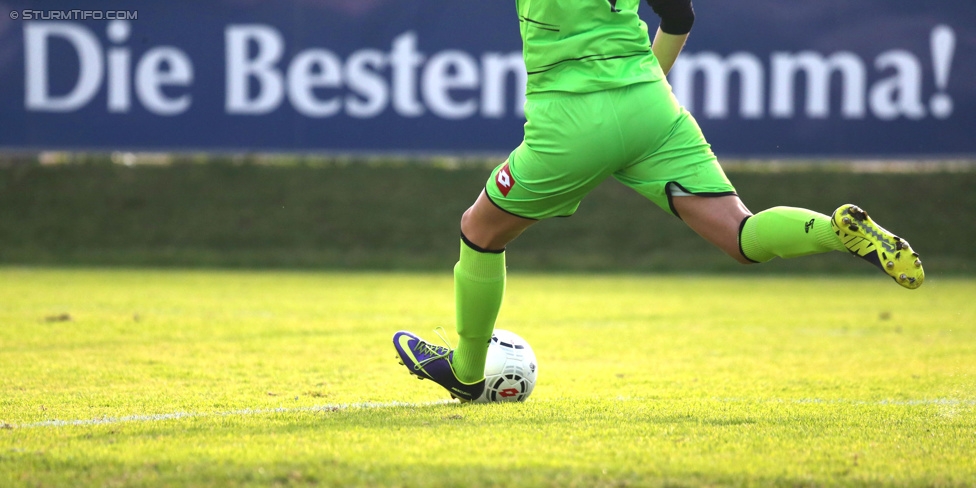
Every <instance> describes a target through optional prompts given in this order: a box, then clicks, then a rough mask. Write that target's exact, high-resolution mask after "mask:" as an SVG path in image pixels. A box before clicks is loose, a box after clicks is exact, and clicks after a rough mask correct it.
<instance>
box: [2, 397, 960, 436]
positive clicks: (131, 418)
mask: <svg viewBox="0 0 976 488" xmlns="http://www.w3.org/2000/svg"><path fill="white" fill-rule="evenodd" d="M616 400H617V401H622V402H626V401H633V400H641V399H638V398H627V397H619V398H617V399H616ZM711 400H712V401H718V402H733V403H793V404H827V405H829V404H835V405H837V404H844V405H893V406H907V407H911V406H922V405H968V406H973V405H976V400H959V399H955V398H932V399H924V400H877V401H864V400H845V399H824V398H797V399H779V398H766V399H761V398H758V399H757V398H712V399H711ZM551 401H553V400H543V401H542V402H551ZM451 403H456V401H454V400H440V401H436V402H422V403H408V402H386V403H382V402H361V403H337V404H332V405H317V406H314V407H296V408H269V409H254V408H245V409H241V410H231V411H227V412H173V413H160V414H150V415H128V416H125V417H102V418H96V419H80V420H57V419H53V420H44V421H41V422H34V423H30V424H21V425H11V426H10V427H13V428H17V429H33V428H38V427H71V426H83V425H108V424H121V423H126V422H160V421H163V420H178V419H188V418H203V417H234V416H247V415H263V414H269V413H299V412H335V411H337V410H349V409H373V408H392V407H430V406H435V405H447V404H451ZM533 403H538V402H533ZM8 425H9V424H8Z"/></svg>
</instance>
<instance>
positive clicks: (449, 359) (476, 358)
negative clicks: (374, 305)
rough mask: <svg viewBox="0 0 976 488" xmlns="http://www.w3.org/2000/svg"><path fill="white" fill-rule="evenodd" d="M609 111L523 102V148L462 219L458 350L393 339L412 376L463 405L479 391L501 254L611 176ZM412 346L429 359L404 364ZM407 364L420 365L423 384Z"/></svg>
mask: <svg viewBox="0 0 976 488" xmlns="http://www.w3.org/2000/svg"><path fill="white" fill-rule="evenodd" d="M611 103H612V99H611V98H610V97H609V96H608V95H606V94H605V93H599V92H597V93H593V94H581V95H570V96H558V97H545V98H541V99H529V100H528V101H527V102H526V118H527V122H526V124H525V141H524V142H523V143H522V144H521V145H519V147H518V148H516V149H515V151H514V152H512V154H511V156H510V157H509V159H508V160H507V161H505V162H504V163H502V164H501V165H499V166H498V167H497V168H495V170H494V171H493V172H492V174H491V176H490V177H489V178H488V182H487V184H486V185H485V190H484V191H483V192H482V193H481V195H480V196H479V197H478V199H477V201H475V203H474V205H473V206H472V207H471V208H469V209H468V210H467V211H466V212H465V213H464V216H463V217H462V219H461V255H460V259H459V260H458V263H457V265H456V266H455V267H454V290H455V302H456V315H457V317H456V318H457V322H456V327H457V332H458V336H459V338H460V339H459V343H458V347H457V349H455V350H453V351H451V350H450V348H444V349H431V348H430V346H429V344H427V343H421V342H417V341H419V338H418V339H417V340H416V341H415V342H410V341H411V340H412V339H411V337H416V336H413V335H412V334H410V335H407V334H409V333H406V332H402V333H398V335H397V336H395V338H394V342H396V341H397V340H401V339H396V337H403V338H404V339H402V340H403V341H404V344H405V346H400V345H397V352H398V354H399V355H400V357H401V359H403V358H404V357H405V356H406V360H405V361H404V364H406V365H407V366H408V368H410V369H411V372H412V373H414V374H416V375H417V376H420V377H427V378H431V379H434V380H435V381H436V382H437V383H438V384H440V385H441V386H444V387H445V388H447V389H448V390H449V391H451V394H452V395H454V396H455V397H458V398H462V399H472V397H471V395H473V392H474V391H475V390H476V389H480V388H483V386H484V369H485V358H486V356H487V354H488V342H489V340H490V339H491V335H492V331H493V330H494V326H495V319H496V318H497V316H498V312H499V309H500V307H501V303H502V297H503V296H504V293H505V274H506V273H505V246H506V245H507V244H508V243H509V242H511V241H512V240H513V239H515V238H516V237H517V236H518V235H519V234H521V233H522V231H524V230H525V229H526V228H528V227H529V226H531V225H532V224H534V223H535V222H537V221H539V220H543V219H547V218H550V217H557V216H570V215H572V214H573V213H574V212H575V211H576V209H577V208H578V207H579V204H580V201H581V200H582V198H583V197H584V196H585V195H586V194H587V193H588V192H589V191H590V190H592V189H593V188H594V187H595V186H597V185H598V184H599V183H600V182H601V181H603V180H604V179H606V178H607V177H608V176H609V175H610V173H612V172H613V171H614V169H613V168H614V165H613V164H612V160H615V159H620V157H621V151H620V149H621V148H620V147H619V145H618V146H616V147H612V144H608V143H607V142H606V141H619V140H620V137H619V133H617V132H616V131H617V127H618V124H617V120H616V118H615V117H614V115H613V113H612V108H613V107H611V106H610V104H611ZM411 344H413V345H415V347H416V348H419V350H420V353H418V354H421V353H422V354H424V358H432V359H430V361H429V362H425V361H426V359H421V358H420V356H417V359H416V360H414V359H412V358H410V357H409V354H410V351H411V349H410V348H409V346H410V345H411ZM420 363H423V364H420ZM411 364H420V367H421V368H424V371H425V372H426V373H427V376H424V375H423V373H422V372H421V371H419V370H418V369H417V367H416V366H411ZM428 364H429V365H435V366H436V371H437V373H431V367H429V366H428ZM459 385H461V386H459ZM458 389H460V390H464V393H463V394H460V395H459V394H458ZM475 398H476V397H475Z"/></svg>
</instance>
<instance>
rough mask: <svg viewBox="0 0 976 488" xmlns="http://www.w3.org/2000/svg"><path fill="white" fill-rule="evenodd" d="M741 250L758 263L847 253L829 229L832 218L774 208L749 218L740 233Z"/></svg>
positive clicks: (797, 210) (791, 209)
mask: <svg viewBox="0 0 976 488" xmlns="http://www.w3.org/2000/svg"><path fill="white" fill-rule="evenodd" d="M739 247H740V248H741V249H742V254H743V255H745V257H747V258H749V259H751V260H753V261H756V262H759V263H764V262H766V261H769V260H770V259H773V258H774V257H777V256H778V257H781V258H795V257H798V256H806V255H809V254H819V253H825V252H828V251H844V250H846V248H845V247H844V243H843V242H841V240H840V238H839V237H837V235H836V234H834V231H833V230H832V229H831V228H830V217H828V216H826V215H824V214H821V213H817V212H814V211H812V210H807V209H805V208H794V207H773V208H770V209H768V210H763V211H762V212H759V213H757V214H756V215H753V216H752V217H749V218H748V219H747V220H746V221H745V224H744V225H743V226H742V228H741V229H740V230H739Z"/></svg>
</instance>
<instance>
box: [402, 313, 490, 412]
mask: <svg viewBox="0 0 976 488" xmlns="http://www.w3.org/2000/svg"><path fill="white" fill-rule="evenodd" d="M393 347H395V348H396V350H397V356H398V358H399V359H400V364H402V365H404V366H406V367H407V370H409V371H410V373H411V374H413V375H416V376H417V377H418V378H420V379H422V380H423V379H429V380H433V381H434V383H437V384H438V385H441V386H443V387H444V388H445V389H447V391H448V392H450V393H451V396H452V397H454V398H457V399H459V400H461V401H463V402H469V401H471V400H474V399H476V398H478V397H480V396H481V393H482V392H483V391H484V389H485V380H484V378H482V379H481V381H478V382H476V383H472V384H467V383H463V382H461V380H459V379H457V376H455V375H454V369H453V368H452V367H451V356H452V354H453V353H454V351H453V350H451V349H450V348H447V347H444V346H435V345H433V344H431V343H429V342H427V341H425V340H423V339H421V338H419V337H417V336H415V335H413V334H411V333H410V332H406V331H402V330H401V331H400V332H397V333H396V334H393Z"/></svg>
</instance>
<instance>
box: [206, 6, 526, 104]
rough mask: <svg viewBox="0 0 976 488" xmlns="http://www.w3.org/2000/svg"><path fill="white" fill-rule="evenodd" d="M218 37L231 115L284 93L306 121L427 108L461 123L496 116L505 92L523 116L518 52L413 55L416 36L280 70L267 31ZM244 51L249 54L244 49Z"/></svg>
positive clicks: (301, 55) (278, 47)
mask: <svg viewBox="0 0 976 488" xmlns="http://www.w3.org/2000/svg"><path fill="white" fill-rule="evenodd" d="M224 38H225V40H226V43H227V45H226V47H225V49H226V72H227V87H226V89H227V90H226V100H225V108H226V110H227V112H228V113H231V114H252V115H254V114H263V113H268V112H271V111H274V110H276V109H278V108H279V107H280V105H281V103H282V102H283V100H284V98H285V97H284V95H285V92H286V91H287V98H288V101H289V102H290V104H291V105H292V107H294V108H295V110H297V111H298V112H299V113H301V114H303V115H305V116H308V117H333V116H336V115H338V114H339V113H341V112H344V113H345V114H347V115H349V116H351V117H356V118H369V117H376V116H377V115H379V114H381V113H382V112H383V111H385V110H386V109H387V108H388V107H392V109H393V111H394V112H396V113H397V114H398V115H400V116H402V117H419V116H422V115H424V114H425V113H427V111H428V110H429V111H430V112H431V113H433V114H434V115H435V116H437V117H440V118H443V119H451V120H457V119H466V118H470V117H473V116H475V115H476V114H477V113H478V112H479V108H480V113H481V116H482V117H485V118H502V117H504V116H505V115H506V110H505V107H504V101H505V99H506V87H508V86H512V90H511V92H512V93H513V98H514V99H515V104H514V107H513V110H512V113H514V114H515V115H516V116H521V115H522V113H523V112H522V110H523V109H522V105H523V103H524V101H525V100H524V97H525V95H524V87H525V77H526V74H525V65H524V64H523V62H522V56H521V54H520V53H518V52H513V53H509V54H501V53H491V52H489V53H485V54H484V56H483V57H482V60H481V63H479V62H478V60H477V59H476V58H475V57H473V56H471V55H470V54H468V53H467V52H464V51H460V50H454V49H449V50H444V51H441V52H438V53H436V54H434V55H433V56H431V57H430V58H428V57H427V56H426V55H424V54H423V53H421V52H420V51H419V50H418V47H417V44H418V43H417V34H416V33H415V32H412V31H411V32H405V33H403V34H400V35H399V36H397V37H396V38H394V39H393V42H392V43H391V45H390V52H389V53H384V52H382V51H379V50H376V49H361V50H358V51H354V52H353V53H352V54H351V55H350V56H349V57H348V58H347V59H346V60H345V61H344V62H343V61H342V59H341V58H340V57H339V56H338V55H337V54H335V53H334V52H332V51H329V50H326V49H321V48H309V49H305V50H303V51H300V52H298V53H297V54H296V55H295V57H294V58H293V59H292V60H291V61H290V62H287V67H285V66H279V65H284V64H286V61H285V60H283V59H281V58H282V54H283V53H284V51H285V41H284V38H283V37H282V35H281V33H280V32H278V31H277V30H276V29H275V28H273V27H270V26H267V25H262V24H241V25H231V26H228V27H227V29H226V30H225V32H224ZM249 46H253V47H256V49H255V50H252V51H249ZM249 52H251V53H252V54H250V55H249V54H248V53H249ZM387 72H389V78H388V79H387V77H386V76H385V74H386V73H387ZM510 78H513V79H514V82H513V83H511V84H509V83H508V80H509V79H510ZM479 88H480V92H479ZM344 92H347V93H344Z"/></svg>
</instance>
